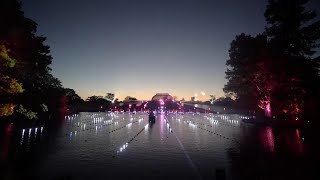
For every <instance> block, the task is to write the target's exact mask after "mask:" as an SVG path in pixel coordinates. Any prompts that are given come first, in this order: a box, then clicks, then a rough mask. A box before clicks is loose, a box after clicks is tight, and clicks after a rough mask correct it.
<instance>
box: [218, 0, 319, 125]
mask: <svg viewBox="0 0 320 180" xmlns="http://www.w3.org/2000/svg"><path fill="white" fill-rule="evenodd" d="M268 2H269V4H268V6H267V9H266V12H265V17H266V21H267V24H268V25H267V27H266V30H265V32H264V33H262V34H259V35H257V36H256V37H252V36H250V35H245V34H240V35H238V36H236V38H235V40H233V41H232V42H231V47H230V50H229V57H230V59H228V60H227V66H228V69H227V71H226V78H227V80H228V82H227V84H226V85H225V87H224V92H226V93H228V94H229V95H231V96H233V97H235V98H236V99H237V101H238V102H242V103H243V102H245V103H244V105H245V106H246V108H251V109H254V106H258V107H260V108H262V109H264V110H265V112H266V114H265V115H267V116H271V106H272V109H273V114H274V115H281V116H282V115H285V116H286V117H289V118H290V119H295V120H297V119H299V118H300V117H301V116H302V115H303V114H304V113H306V112H308V113H315V111H314V112H311V111H310V109H317V108H314V107H313V108H310V107H312V106H317V107H319V105H320V104H319V97H320V94H319V92H320V87H319V86H320V78H319V67H320V64H319V63H320V62H319V61H316V59H319V58H315V59H313V58H312V55H313V54H314V52H315V51H314V49H315V48H317V47H319V39H320V31H319V28H320V21H319V20H318V21H315V22H312V20H313V19H314V18H315V17H316V14H315V12H314V11H307V10H306V9H305V7H304V6H305V4H306V3H307V2H308V1H307V0H294V1H287V0H269V1H268ZM307 107H309V108H307ZM268 111H269V112H268ZM268 113H269V114H268ZM282 117H283V116H282Z"/></svg>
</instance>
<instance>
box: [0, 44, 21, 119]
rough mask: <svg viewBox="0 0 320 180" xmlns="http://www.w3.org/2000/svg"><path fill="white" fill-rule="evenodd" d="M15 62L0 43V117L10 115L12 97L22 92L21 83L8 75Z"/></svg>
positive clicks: (11, 111)
mask: <svg viewBox="0 0 320 180" xmlns="http://www.w3.org/2000/svg"><path fill="white" fill-rule="evenodd" d="M15 64H16V61H15V59H13V58H11V57H10V56H9V54H8V49H7V48H6V46H5V45H4V43H2V44H1V43H0V117H1V116H10V115H12V113H13V107H14V105H13V103H12V99H13V98H14V96H15V95H17V94H19V93H22V92H23V89H22V84H21V83H19V82H18V81H17V79H15V78H12V77H10V76H9V75H10V71H11V70H12V69H13V68H14V66H15Z"/></svg>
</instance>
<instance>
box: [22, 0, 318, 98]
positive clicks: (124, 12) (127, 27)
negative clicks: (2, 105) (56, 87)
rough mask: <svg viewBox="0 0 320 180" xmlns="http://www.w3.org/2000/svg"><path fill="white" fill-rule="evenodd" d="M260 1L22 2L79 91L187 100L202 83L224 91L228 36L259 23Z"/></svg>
mask: <svg viewBox="0 0 320 180" xmlns="http://www.w3.org/2000/svg"><path fill="white" fill-rule="evenodd" d="M266 3H267V1H266V0H241V1H236V0H205V1H203V0H202V1H201V0H90V1H79V0H54V1H44V0H23V1H22V7H23V11H24V12H25V15H26V17H29V18H31V19H33V20H34V21H35V22H37V23H38V35H43V36H45V37H47V41H46V43H47V45H49V46H50V47H51V55H52V56H53V63H52V65H51V68H52V69H53V75H54V76H55V77H57V78H59V79H60V80H61V81H62V84H63V86H64V87H68V88H72V89H75V90H76V92H77V93H78V94H79V95H80V96H81V97H82V98H86V97H88V96H91V95H105V94H106V93H107V92H113V93H116V95H117V96H118V97H119V98H120V100H122V99H123V98H124V97H125V96H127V95H130V96H133V97H137V98H138V99H141V100H142V99H143V100H149V99H151V97H152V96H153V95H154V94H155V93H157V92H168V93H170V94H172V95H175V96H177V97H178V98H179V99H181V98H185V99H186V100H190V98H191V96H193V95H194V94H195V93H198V94H199V95H200V92H201V91H204V92H206V93H207V95H209V94H213V95H216V96H217V97H219V96H223V95H224V94H223V91H222V88H223V85H224V84H225V83H226V80H225V70H226V68H227V67H226V65H225V62H226V60H227V59H228V49H229V47H230V42H231V41H232V40H233V39H234V37H235V35H237V34H240V33H241V32H244V33H248V34H252V35H256V34H257V33H259V32H262V31H263V30H264V27H265V20H264V16H263V14H264V11H265V7H266ZM315 3H316V2H315V0H314V1H311V3H310V5H309V6H311V7H320V6H316V5H315ZM317 11H318V12H319V8H318V10H317ZM207 95H206V96H202V97H201V98H200V100H207V99H209V97H208V96H207Z"/></svg>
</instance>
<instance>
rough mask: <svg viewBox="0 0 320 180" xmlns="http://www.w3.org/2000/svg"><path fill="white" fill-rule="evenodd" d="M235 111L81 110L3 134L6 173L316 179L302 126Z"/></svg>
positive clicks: (11, 175) (9, 176)
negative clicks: (252, 119)
mask: <svg viewBox="0 0 320 180" xmlns="http://www.w3.org/2000/svg"><path fill="white" fill-rule="evenodd" d="M244 118H249V117H246V116H241V115H237V114H194V113H185V114H179V113H168V114H157V115H156V122H155V123H149V122H148V114H147V113H142V112H137V113H128V112H125V113H120V112H119V113H115V112H101V113H89V112H82V113H79V114H74V115H71V116H65V117H64V118H63V119H60V120H58V119H57V120H56V121H58V123H56V124H55V125H43V126H34V127H28V128H19V127H16V126H15V125H14V124H7V125H5V127H2V129H1V133H0V134H1V136H0V152H1V154H0V162H1V167H2V168H1V173H0V179H30V178H32V179H311V177H312V176H313V175H317V171H316V166H314V165H313V164H314V163H318V162H319V161H317V160H318V158H317V156H316V155H317V152H314V151H312V148H311V146H310V145H308V143H306V139H305V138H306V137H304V133H303V132H302V131H301V130H300V129H293V128H290V129H283V128H274V127H270V126H255V125H252V124H245V123H242V122H241V119H244Z"/></svg>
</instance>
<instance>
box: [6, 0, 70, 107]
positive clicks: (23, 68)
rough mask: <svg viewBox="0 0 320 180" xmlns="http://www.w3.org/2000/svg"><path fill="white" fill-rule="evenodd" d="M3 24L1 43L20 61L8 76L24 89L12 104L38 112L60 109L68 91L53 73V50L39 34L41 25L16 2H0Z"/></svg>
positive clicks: (12, 100) (7, 0)
mask: <svg viewBox="0 0 320 180" xmlns="http://www.w3.org/2000/svg"><path fill="white" fill-rule="evenodd" d="M0 22H1V28H0V42H1V44H5V46H6V48H7V49H8V54H9V57H10V58H12V59H15V60H16V63H15V68H12V70H11V71H10V72H9V74H8V75H9V76H10V77H11V78H13V79H16V80H17V82H19V83H22V86H23V89H24V91H23V93H20V94H18V95H17V96H15V97H14V98H11V99H10V101H11V103H13V104H22V105H23V107H24V108H26V109H29V110H32V111H34V112H38V113H42V112H44V111H48V110H49V111H51V112H53V111H55V110H57V107H58V106H59V104H60V99H61V96H62V95H63V94H64V89H63V87H62V85H61V82H60V81H59V80H58V79H57V78H55V77H53V76H52V74H51V69H50V67H49V65H50V64H51V63H52V57H51V55H50V48H49V46H47V45H45V40H46V38H45V37H42V36H38V35H37V34H36V33H37V23H35V22H34V21H33V20H31V19H29V18H26V17H25V16H24V13H23V12H22V10H21V4H20V3H19V2H17V1H16V0H1V1H0ZM19 107H22V106H19ZM21 109H22V108H20V110H21ZM25 111H26V110H25V109H22V110H21V111H20V112H25Z"/></svg>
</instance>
